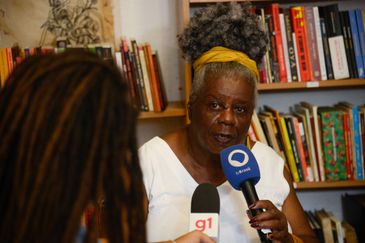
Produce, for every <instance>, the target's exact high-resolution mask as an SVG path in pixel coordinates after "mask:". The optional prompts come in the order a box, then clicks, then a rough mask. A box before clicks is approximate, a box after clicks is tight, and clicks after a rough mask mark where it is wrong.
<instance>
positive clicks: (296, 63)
mask: <svg viewBox="0 0 365 243" xmlns="http://www.w3.org/2000/svg"><path fill="white" fill-rule="evenodd" d="M293 47H294V54H295V66H296V69H297V75H298V81H302V78H301V77H300V67H299V57H298V51H297V50H298V45H297V41H296V35H295V33H294V32H293Z"/></svg>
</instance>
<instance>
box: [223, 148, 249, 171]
mask: <svg viewBox="0 0 365 243" xmlns="http://www.w3.org/2000/svg"><path fill="white" fill-rule="evenodd" d="M236 154H242V155H243V160H242V161H239V160H237V159H234V158H233V156H234V155H236ZM228 162H229V164H230V165H232V166H233V167H242V166H245V165H246V164H247V162H248V154H247V153H246V152H245V151H243V150H241V149H235V150H233V151H232V152H230V153H229V155H228Z"/></svg>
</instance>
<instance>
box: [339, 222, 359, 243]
mask: <svg viewBox="0 0 365 243" xmlns="http://www.w3.org/2000/svg"><path fill="white" fill-rule="evenodd" d="M342 229H343V233H344V238H345V241H346V243H358V240H357V236H356V231H355V229H354V227H352V225H351V224H349V223H348V222H346V221H343V222H342Z"/></svg>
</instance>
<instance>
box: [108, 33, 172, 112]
mask: <svg viewBox="0 0 365 243" xmlns="http://www.w3.org/2000/svg"><path fill="white" fill-rule="evenodd" d="M115 59H116V62H117V65H118V66H119V67H120V69H121V71H122V73H123V74H124V75H125V77H126V79H127V80H128V82H129V88H130V89H129V90H130V95H131V97H132V99H133V101H134V103H135V104H136V106H137V107H138V108H139V110H140V111H154V112H160V111H163V110H165V108H166V106H167V98H166V91H165V88H164V83H163V79H162V73H161V69H160V65H159V59H158V53H157V51H153V50H152V48H151V45H150V44H149V43H144V44H139V43H137V41H136V40H131V41H130V43H129V42H128V41H127V40H126V39H122V41H121V44H120V51H117V52H115Z"/></svg>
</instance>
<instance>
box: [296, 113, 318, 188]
mask: <svg viewBox="0 0 365 243" xmlns="http://www.w3.org/2000/svg"><path fill="white" fill-rule="evenodd" d="M292 120H293V126H294V131H295V136H296V139H297V145H298V150H299V156H300V158H301V159H300V160H301V162H302V168H303V173H304V179H305V181H310V182H311V181H314V179H313V173H312V171H313V170H312V166H311V163H310V159H309V152H308V146H307V138H306V135H305V131H304V126H303V122H302V121H299V119H298V118H297V117H296V116H293V118H292ZM304 168H305V169H304Z"/></svg>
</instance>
